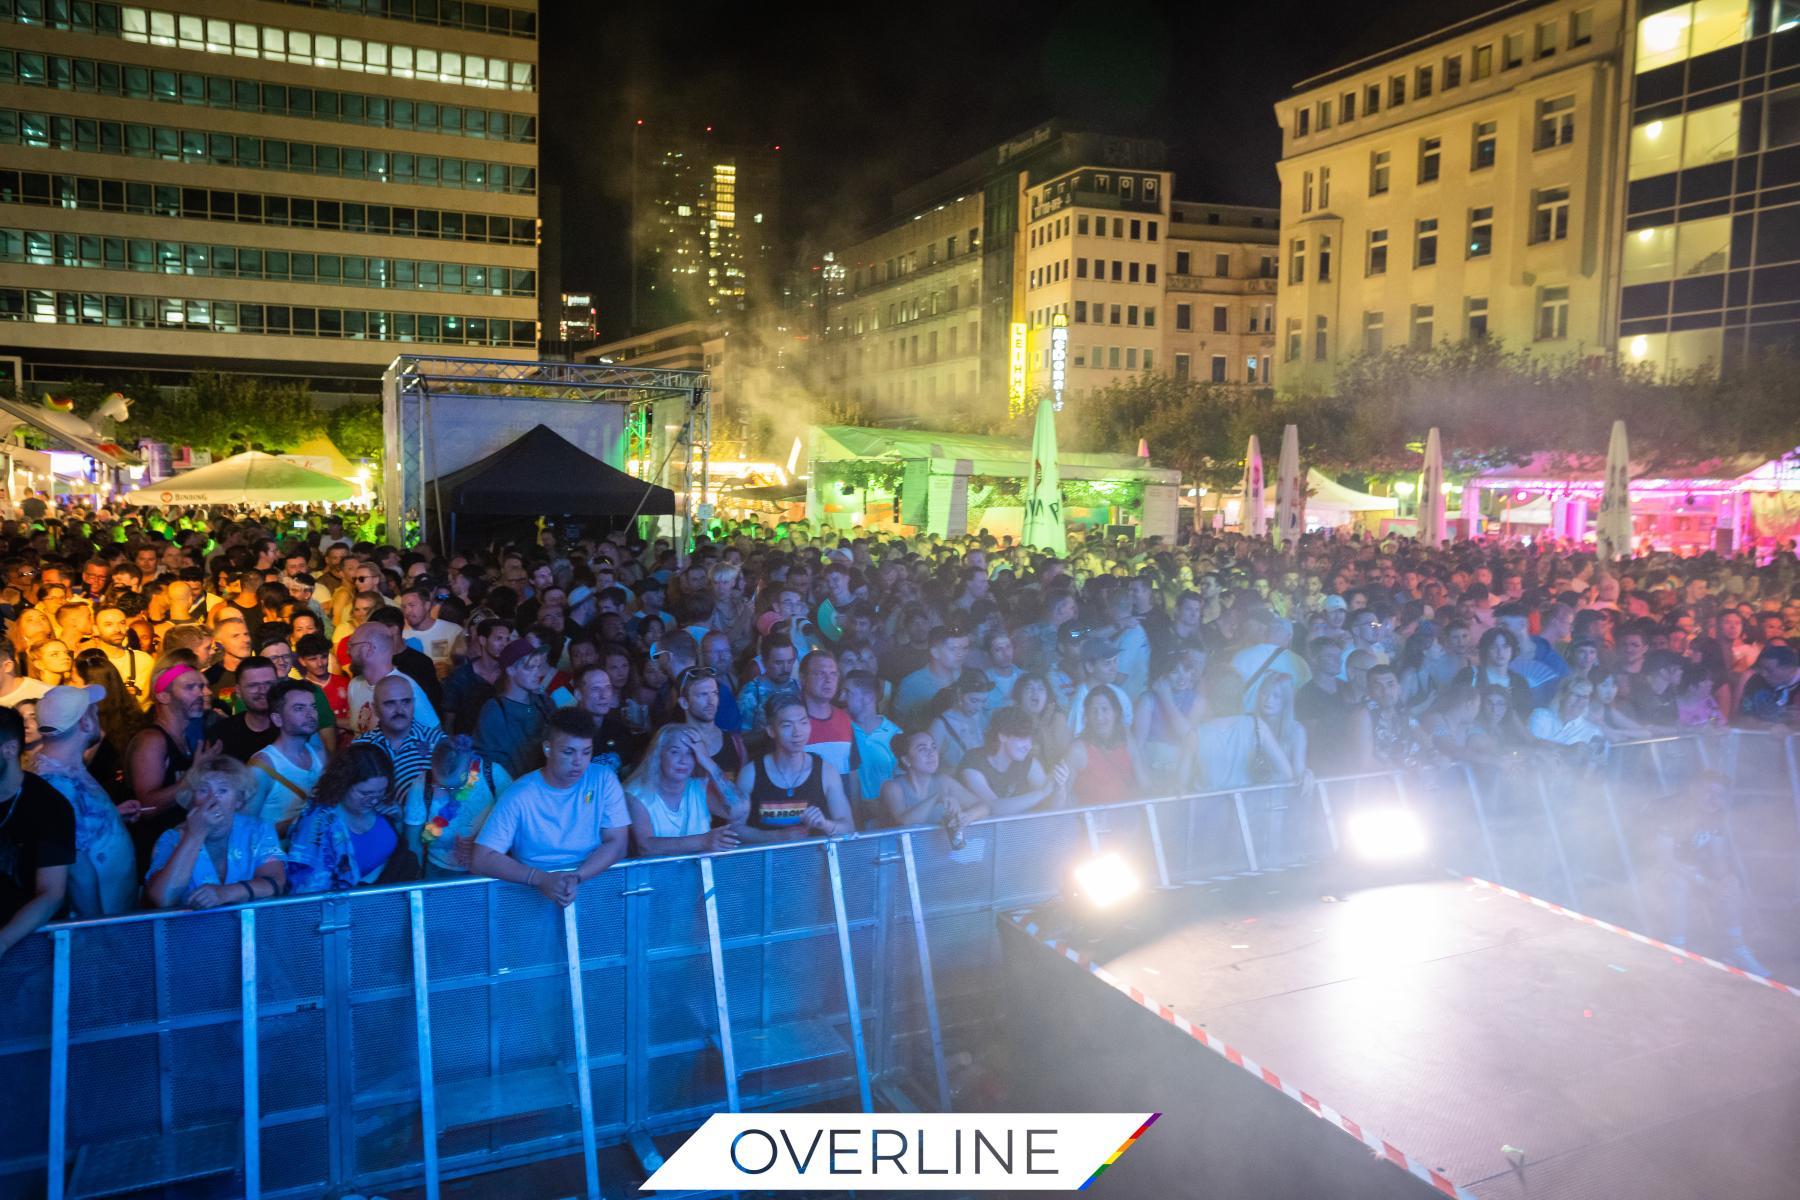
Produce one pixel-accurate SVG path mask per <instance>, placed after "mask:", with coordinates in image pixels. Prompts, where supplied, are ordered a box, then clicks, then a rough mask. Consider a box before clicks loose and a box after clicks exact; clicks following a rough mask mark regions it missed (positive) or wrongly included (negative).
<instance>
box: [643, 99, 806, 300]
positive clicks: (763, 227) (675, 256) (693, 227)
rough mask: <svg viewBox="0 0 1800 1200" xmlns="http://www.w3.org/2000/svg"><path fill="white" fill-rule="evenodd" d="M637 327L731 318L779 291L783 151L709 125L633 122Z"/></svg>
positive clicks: (771, 298) (768, 298)
mask: <svg viewBox="0 0 1800 1200" xmlns="http://www.w3.org/2000/svg"><path fill="white" fill-rule="evenodd" d="M633 137H634V138H635V139H636V140H635V141H634V149H633V162H634V166H633V182H632V207H633V210H634V216H633V219H632V249H631V252H632V257H633V262H634V264H635V266H634V277H633V301H632V315H631V324H632V326H633V328H634V330H643V329H649V328H660V327H662V326H665V325H671V324H677V323H681V322H687V321H700V320H713V319H719V318H724V319H730V318H733V317H737V316H741V315H742V314H743V313H745V312H747V311H749V310H751V309H755V308H760V307H764V306H766V305H767V304H768V303H770V302H771V301H772V300H773V299H774V297H775V296H776V295H777V293H778V291H779V280H778V279H777V275H778V272H779V270H780V263H781V252H780V244H779V238H778V232H777V227H776V226H777V218H778V216H779V215H780V214H779V209H780V195H781V168H780V162H781V156H780V153H779V151H778V150H777V149H776V148H774V147H748V146H733V145H729V144H727V143H725V142H723V141H720V140H716V139H715V138H714V137H713V136H712V134H711V132H710V131H707V132H704V133H700V134H696V135H692V136H687V135H670V134H663V133H661V132H660V131H647V130H646V128H644V127H639V128H638V129H637V130H636V132H634V134H633Z"/></svg>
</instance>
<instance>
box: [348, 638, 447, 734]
mask: <svg viewBox="0 0 1800 1200" xmlns="http://www.w3.org/2000/svg"><path fill="white" fill-rule="evenodd" d="M348 645H349V650H350V669H351V671H352V675H351V678H350V686H349V689H348V695H349V701H350V711H349V716H348V721H347V725H348V728H349V730H350V732H351V733H352V734H357V735H360V734H364V733H367V732H369V731H370V730H371V729H374V728H376V727H377V726H378V725H380V724H381V715H380V713H379V711H378V709H377V704H376V699H375V688H376V686H377V685H378V684H380V683H381V682H382V680H384V679H387V678H389V677H390V676H398V677H399V678H400V679H401V680H403V681H405V685H406V688H407V690H408V691H409V692H410V693H411V694H412V698H413V708H412V714H411V719H412V720H413V721H415V722H417V723H418V724H420V725H428V726H431V727H432V728H434V729H435V728H437V727H438V726H439V725H441V724H442V722H440V721H439V720H438V715H437V710H436V709H435V708H433V707H432V706H431V699H430V697H428V696H426V694H425V691H424V689H423V688H421V687H420V686H419V684H418V681H417V680H415V679H413V678H412V677H411V676H409V675H407V674H405V673H404V672H400V671H397V670H396V669H395V667H394V635H393V631H392V630H390V629H388V628H387V626H385V625H381V624H378V623H377V622H374V621H369V622H366V623H364V624H362V625H358V626H357V627H356V632H354V633H352V634H351V635H350V637H349V639H348Z"/></svg>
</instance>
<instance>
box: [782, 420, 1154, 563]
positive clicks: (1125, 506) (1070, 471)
mask: <svg viewBox="0 0 1800 1200" xmlns="http://www.w3.org/2000/svg"><path fill="white" fill-rule="evenodd" d="M806 445H807V462H808V464H809V471H808V479H807V492H806V515H807V517H808V518H809V519H811V520H814V521H819V522H822V523H823V524H825V525H827V526H832V527H836V528H840V529H849V528H854V527H858V526H863V527H867V528H872V529H893V530H905V529H912V530H917V531H920V532H924V533H935V534H939V535H941V536H944V537H960V536H962V535H963V534H964V533H968V532H973V531H975V530H979V529H986V530H987V531H988V532H989V533H990V534H992V535H994V536H995V537H1004V536H1006V535H1009V534H1010V535H1012V536H1013V537H1015V538H1016V537H1018V536H1019V534H1020V532H1021V531H1022V529H1023V526H1024V501H1023V497H1022V494H1021V489H1022V486H1023V483H1024V481H1025V480H1026V478H1027V477H1028V476H1029V475H1030V473H1031V442H1030V440H1029V439H1026V438H1008V437H994V436H991V435H986V434H964V433H943V432H937V431H933V430H928V429H872V428H862V427H858V426H853V425H814V426H812V427H811V428H810V429H809V430H808V431H807V437H806ZM1057 459H1058V469H1059V472H1060V474H1061V477H1062V495H1063V502H1064V506H1065V509H1064V511H1065V514H1066V518H1067V520H1068V523H1069V525H1070V526H1071V527H1075V528H1078V527H1083V526H1085V527H1087V528H1089V529H1093V530H1101V531H1107V530H1115V529H1116V530H1119V531H1123V530H1124V529H1125V528H1127V527H1130V528H1135V529H1136V530H1137V531H1138V532H1139V534H1140V535H1141V536H1150V535H1160V536H1162V537H1164V538H1167V539H1168V540H1169V541H1174V540H1175V529H1176V517H1177V505H1176V499H1177V492H1178V490H1179V486H1180V483H1181V474H1180V472H1178V471H1175V470H1172V469H1170V468H1167V467H1155V466H1151V465H1150V461H1149V460H1148V459H1146V458H1139V457H1138V456H1137V455H1133V454H1087V453H1080V452H1077V451H1070V450H1061V451H1059V452H1058V456H1057Z"/></svg>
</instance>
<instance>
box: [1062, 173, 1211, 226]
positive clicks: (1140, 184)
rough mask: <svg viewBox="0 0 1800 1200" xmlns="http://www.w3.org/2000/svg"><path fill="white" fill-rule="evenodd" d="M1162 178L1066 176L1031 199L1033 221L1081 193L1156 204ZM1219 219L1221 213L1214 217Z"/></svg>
mask: <svg viewBox="0 0 1800 1200" xmlns="http://www.w3.org/2000/svg"><path fill="white" fill-rule="evenodd" d="M1160 182H1161V177H1160V176H1157V175H1124V174H1121V175H1119V176H1118V177H1117V183H1116V186H1115V182H1114V176H1113V174H1112V173H1111V172H1110V171H1078V172H1076V173H1075V174H1073V175H1068V176H1065V177H1064V178H1062V179H1059V180H1057V181H1056V182H1054V183H1050V184H1046V185H1045V186H1044V190H1043V192H1042V193H1041V194H1039V195H1036V196H1033V197H1032V198H1031V219H1032V220H1033V221H1036V220H1038V210H1039V209H1040V208H1042V207H1044V206H1045V205H1051V206H1052V207H1060V206H1061V205H1063V204H1072V203H1078V202H1079V201H1077V200H1076V199H1075V197H1076V194H1077V193H1080V192H1099V193H1100V194H1102V195H1106V196H1117V197H1118V198H1119V199H1120V200H1121V201H1122V202H1123V203H1125V204H1128V205H1134V206H1135V205H1137V204H1150V205H1154V204H1155V203H1156V202H1157V201H1156V192H1157V188H1158V186H1159V184H1160ZM1214 218H1215V220H1216V219H1217V214H1216V213H1215V214H1214Z"/></svg>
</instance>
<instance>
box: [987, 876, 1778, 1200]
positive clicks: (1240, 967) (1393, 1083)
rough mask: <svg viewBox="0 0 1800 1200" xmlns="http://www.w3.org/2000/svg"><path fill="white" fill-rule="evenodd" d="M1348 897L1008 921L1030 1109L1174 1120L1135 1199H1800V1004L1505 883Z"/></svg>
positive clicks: (1147, 1143) (1275, 897)
mask: <svg viewBox="0 0 1800 1200" xmlns="http://www.w3.org/2000/svg"><path fill="white" fill-rule="evenodd" d="M1353 879H1354V877H1353V876H1352V875H1351V874H1349V873H1348V872H1347V871H1346V870H1344V869H1342V868H1337V867H1325V868H1304V869H1299V870H1293V871H1286V872H1272V873H1267V874H1262V875H1257V876H1249V877H1242V878H1237V879H1232V880H1227V881H1222V882H1216V883H1210V884H1200V885H1195V886H1190V887H1185V888H1176V889H1173V890H1170V891H1166V892H1155V893H1146V894H1143V895H1140V896H1138V897H1136V898H1135V899H1134V900H1132V901H1130V902H1128V903H1127V904H1126V905H1124V906H1123V908H1124V911H1122V912H1120V913H1118V914H1116V915H1105V916H1100V917H1097V916H1095V914H1093V913H1092V912H1091V911H1085V910H1081V909H1078V908H1076V907H1075V906H1073V905H1070V906H1068V907H1066V908H1063V907H1054V908H1045V909H1041V910H1037V911H1033V912H1030V913H1021V914H1015V915H1014V917H1013V918H1012V919H1010V920H1003V921H1002V927H1003V930H1004V931H1005V933H1004V937H1005V942H1006V954H1007V961H1008V969H1009V974H1010V982H1011V984H1012V990H1011V998H1010V1005H1009V1017H1010V1018H1011V1020H1009V1025H1010V1026H1011V1027H1012V1029H1013V1034H1012V1039H1013V1040H1012V1044H1011V1047H1010V1049H1011V1054H1010V1061H1011V1062H1012V1063H1013V1064H1014V1065H1015V1067H1016V1071H1015V1074H1016V1080H1015V1086H1017V1087H1018V1088H1019V1089H1020V1091H1019V1094H1017V1096H1016V1098H1017V1099H1018V1100H1019V1101H1020V1102H1021V1103H1025V1104H1029V1105H1031V1106H1032V1107H1037V1108H1041V1109H1050V1108H1062V1109H1069V1110H1081V1109H1086V1110H1110V1111H1123V1110H1136V1109H1146V1110H1157V1111H1160V1112H1162V1113H1163V1114H1164V1115H1163V1118H1162V1120H1161V1121H1160V1122H1159V1123H1158V1125H1157V1127H1156V1128H1155V1130H1154V1131H1153V1132H1152V1134H1151V1135H1150V1136H1147V1137H1145V1138H1144V1139H1143V1140H1142V1141H1141V1142H1140V1143H1139V1144H1138V1145H1137V1146H1135V1147H1134V1148H1133V1151H1132V1153H1131V1154H1130V1155H1128V1156H1126V1158H1124V1159H1123V1160H1121V1162H1120V1163H1119V1165H1118V1167H1117V1168H1116V1169H1115V1170H1114V1172H1111V1173H1109V1174H1108V1176H1107V1177H1106V1179H1105V1181H1104V1182H1105V1184H1106V1190H1107V1191H1108V1192H1109V1194H1114V1195H1120V1196H1150V1195H1175V1194H1181V1195H1192V1196H1197V1197H1199V1196H1221V1197H1223V1196H1231V1197H1240V1198H1260V1197H1288V1196H1331V1197H1334V1198H1338V1197H1351V1196H1356V1197H1362V1196H1427V1195H1439V1196H1442V1195H1454V1196H1463V1197H1479V1198H1480V1200H1551V1198H1561V1197H1569V1198H1575V1197H1579V1198H1581V1200H1610V1198H1613V1197H1617V1198H1619V1200H1662V1198H1666V1200H1695V1198H1698V1197H1720V1198H1723V1197H1732V1198H1734V1200H1793V1198H1794V1197H1797V1196H1800V992H1796V991H1794V990H1793V989H1791V988H1787V987H1785V986H1781V985H1774V986H1772V985H1769V984H1767V983H1765V982H1761V981H1758V980H1756V979H1754V978H1751V977H1746V976H1743V975H1742V973H1741V972H1739V973H1733V972H1731V971H1729V970H1727V969H1725V968H1723V967H1721V966H1719V965H1716V964H1709V963H1707V962H1705V961H1703V960H1700V959H1698V958H1697V957H1695V956H1690V955H1683V954H1677V953H1674V952H1672V951H1671V949H1669V948H1665V947H1659V946H1658V945H1655V944H1650V943H1648V942H1646V941H1640V940H1633V939H1632V938H1631V937H1628V936H1625V935H1624V934H1623V933H1622V932H1619V931H1614V930H1611V929H1609V928H1604V927H1600V926H1597V925H1595V924H1592V923H1589V922H1586V921H1583V920H1579V919H1576V918H1575V917H1573V916H1571V915H1568V914H1565V913H1560V912H1557V911H1553V910H1552V909H1551V908H1549V907H1548V906H1545V905H1542V904H1535V903H1533V902H1531V901H1530V900H1528V899H1526V898H1522V897H1519V896H1517V895H1516V894H1509V893H1506V892H1503V891H1501V890H1499V889H1497V888H1495V887H1493V886H1492V885H1488V884H1483V883H1480V882H1471V881H1466V880H1452V879H1449V878H1445V877H1442V876H1438V877H1428V878H1421V879H1417V880H1412V881H1405V882H1395V883H1391V884H1388V885H1385V886H1370V887H1365V888H1363V889H1361V890H1357V889H1355V888H1353V887H1352V886H1351V884H1352V880H1353Z"/></svg>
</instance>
